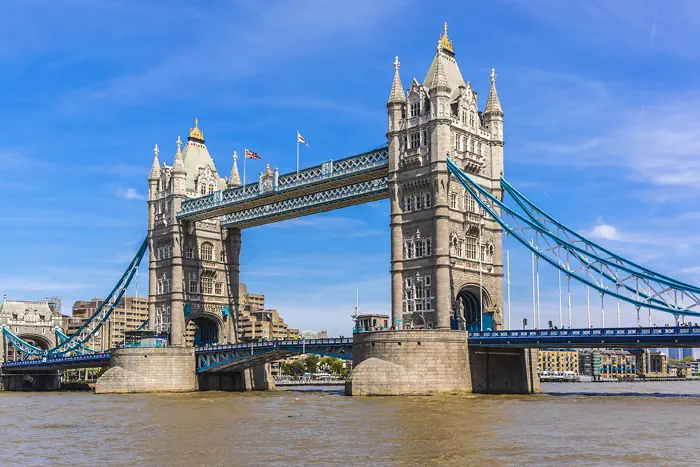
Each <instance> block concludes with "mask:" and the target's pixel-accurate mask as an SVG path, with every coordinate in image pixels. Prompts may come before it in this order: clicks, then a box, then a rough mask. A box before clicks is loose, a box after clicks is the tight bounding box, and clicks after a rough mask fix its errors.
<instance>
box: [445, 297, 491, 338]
mask: <svg viewBox="0 0 700 467" xmlns="http://www.w3.org/2000/svg"><path fill="white" fill-rule="evenodd" d="M489 300H490V297H489V295H488V293H487V292H486V290H482V291H481V293H479V286H465V287H463V288H462V289H461V290H460V291H459V293H458V294H457V310H455V314H454V315H453V317H452V319H451V328H452V329H465V330H467V331H471V332H475V331H481V330H482V323H481V321H482V319H483V321H484V323H483V330H488V329H493V317H492V315H491V314H489V313H486V309H487V307H488V304H489Z"/></svg>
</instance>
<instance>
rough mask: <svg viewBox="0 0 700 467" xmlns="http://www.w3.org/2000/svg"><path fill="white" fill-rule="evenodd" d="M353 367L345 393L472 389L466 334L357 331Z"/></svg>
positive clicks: (367, 394)
mask: <svg viewBox="0 0 700 467" xmlns="http://www.w3.org/2000/svg"><path fill="white" fill-rule="evenodd" d="M353 368H354V369H353V371H352V374H351V375H350V377H349V378H348V381H347V382H346V386H345V393H346V394H347V395H352V396H358V395H361V396H385V395H427V394H439V393H468V392H471V379H470V378H471V376H470V370H469V351H468V347H467V333H466V332H460V331H450V330H430V331H429V330H398V331H379V332H365V333H358V334H355V336H354V341H353Z"/></svg>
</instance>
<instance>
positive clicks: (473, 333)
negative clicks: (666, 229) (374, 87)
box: [2, 25, 700, 395]
mask: <svg viewBox="0 0 700 467" xmlns="http://www.w3.org/2000/svg"><path fill="white" fill-rule="evenodd" d="M486 79H487V77H484V79H483V81H484V82H485V84H488V92H486V93H485V95H486V99H485V102H484V103H483V105H481V100H480V97H479V93H478V92H477V91H476V90H475V89H474V88H473V87H472V84H471V82H470V81H465V79H464V78H463V76H462V72H461V70H460V67H459V65H458V64H457V58H456V53H455V49H454V47H453V44H452V41H451V40H450V39H449V38H448V35H447V25H445V30H444V33H443V34H441V35H440V38H439V41H438V47H437V50H436V52H435V55H434V57H433V60H432V63H431V65H430V67H429V68H428V70H427V73H426V75H425V78H424V79H423V80H422V82H421V81H418V80H417V79H415V78H413V79H412V80H411V82H410V86H409V87H408V88H405V87H404V85H403V83H402V80H401V76H400V63H399V60H398V57H397V58H396V60H395V61H394V74H393V80H392V83H391V88H390V92H389V98H388V101H387V102H386V108H387V117H388V128H387V131H386V138H387V144H386V145H385V146H382V147H379V148H376V149H373V150H370V151H368V152H365V153H362V154H357V155H353V156H349V157H343V156H342V155H341V157H340V158H335V159H332V158H331V157H329V159H328V160H327V161H326V162H323V163H322V164H320V165H316V166H314V167H309V168H306V169H302V170H299V171H297V172H293V173H289V174H282V175H280V174H279V173H278V170H277V169H274V170H273V169H272V168H271V167H270V166H269V165H268V166H267V167H266V169H265V171H263V172H261V173H260V174H259V176H258V178H257V180H255V181H254V182H253V183H241V178H240V174H239V171H238V165H237V156H236V154H235V153H234V158H233V164H232V166H231V169H230V172H229V175H228V177H226V178H224V177H222V176H221V175H220V174H219V171H218V170H217V168H216V166H215V164H214V160H213V159H212V157H211V155H210V154H209V152H208V149H207V146H206V142H205V138H204V132H203V130H202V129H201V128H200V127H199V122H198V121H197V120H196V121H195V125H194V127H192V128H190V131H189V136H188V138H187V140H186V142H184V143H183V142H182V140H181V139H180V137H178V138H177V141H176V150H175V153H174V156H173V158H172V160H173V162H172V165H168V164H166V163H161V161H160V158H161V151H160V149H159V148H158V146H157V145H156V147H155V149H154V156H153V163H152V166H151V171H150V174H149V176H148V186H149V190H148V235H147V238H146V240H144V242H143V244H142V245H141V247H140V249H139V251H138V253H137V254H136V256H135V257H134V260H133V261H132V262H131V263H130V265H129V266H128V268H127V270H126V271H125V273H124V275H123V276H122V278H121V279H120V281H119V282H118V284H117V286H115V288H114V290H113V291H112V292H111V294H110V295H109V296H108V298H107V299H106V300H105V302H104V304H103V306H101V307H100V309H98V310H97V312H96V313H95V314H94V315H93V317H92V318H91V319H89V320H88V322H86V324H85V326H83V328H81V329H80V330H79V331H78V332H77V333H75V334H73V335H71V336H67V337H66V338H65V339H63V338H62V339H61V340H60V342H56V344H55V346H54V347H51V348H48V349H43V348H40V347H37V346H35V345H32V343H30V342H27V341H26V340H24V339H22V336H21V335H17V333H14V332H13V331H12V329H11V327H8V326H5V327H3V333H2V335H3V342H4V343H5V346H7V345H8V343H9V344H11V345H12V346H13V348H15V349H17V351H18V352H20V353H21V354H22V355H23V356H24V361H20V362H13V363H7V364H6V365H4V366H3V371H9V372H16V373H17V372H19V373H21V372H22V371H30V370H29V369H30V368H34V369H36V368H37V367H41V366H42V365H44V367H45V368H56V367H57V365H63V366H65V365H68V364H72V363H71V362H75V364H76V365H81V364H85V362H86V361H88V360H89V359H90V358H95V359H99V360H100V362H101V364H105V365H106V360H105V358H106V357H105V355H104V354H101V355H97V354H95V356H94V357H86V356H84V355H82V354H81V353H80V352H81V349H82V347H81V346H83V345H84V343H85V342H86V340H87V339H88V338H89V336H90V335H92V334H94V333H95V332H97V331H98V330H99V328H100V326H101V325H102V323H104V321H105V320H106V319H107V318H108V316H109V314H110V313H111V311H112V310H113V308H114V306H115V303H118V301H119V299H120V297H121V296H122V295H123V294H124V292H125V290H126V288H127V287H128V285H129V283H130V281H131V279H132V278H133V276H134V274H135V271H136V269H137V267H138V265H139V263H140V262H141V260H142V258H143V257H144V256H145V254H146V250H148V268H149V317H148V326H149V329H151V330H152V331H154V332H156V333H161V334H163V335H166V336H167V337H168V344H169V345H168V347H164V348H120V349H113V350H112V351H111V352H110V354H109V366H110V369H109V370H108V371H107V372H106V373H105V374H104V376H103V377H102V378H101V380H100V381H102V383H100V381H98V391H100V390H102V391H103V392H128V391H157V390H171V391H185V390H194V389H195V387H199V388H200V389H205V388H255V387H257V388H264V387H266V384H267V380H268V379H269V378H268V375H267V373H266V371H265V366H266V363H267V362H269V361H271V360H273V359H279V358H283V357H285V356H288V355H292V354H296V353H300V352H319V353H326V354H333V353H338V352H341V351H342V356H343V358H350V355H352V359H353V367H354V368H353V372H352V374H351V375H350V377H349V379H348V383H347V387H346V392H347V393H348V394H353V395H356V394H360V395H362V394H433V393H441V392H450V393H459V392H470V391H475V392H518V393H529V392H535V391H537V390H538V384H539V383H538V380H537V376H536V374H535V368H536V363H534V362H535V360H536V357H535V356H534V355H535V352H536V350H533V349H536V348H546V347H548V346H562V345H564V344H565V345H566V346H571V347H577V346H582V345H585V346H588V347H595V346H607V345H621V346H622V345H624V346H630V347H636V346H640V345H652V344H653V345H661V344H662V343H663V344H664V346H683V345H695V344H696V343H697V340H698V337H700V330H698V329H697V328H694V327H693V328H690V327H689V328H683V327H673V328H669V329H673V330H675V331H678V332H675V331H674V332H675V333H674V332H666V331H664V332H659V331H658V328H654V327H651V326H650V327H644V328H643V327H641V321H640V310H643V309H648V310H649V313H650V316H651V310H656V311H657V312H662V313H667V314H669V315H673V316H675V317H677V318H680V317H682V316H700V288H699V287H697V286H694V285H691V284H686V283H684V282H682V281H679V280H677V279H674V278H671V277H668V276H666V275H664V274H661V273H659V272H656V271H652V270H650V269H648V268H645V267H643V266H641V265H639V264H637V263H635V262H632V261H630V260H628V259H626V258H624V257H622V256H620V255H616V254H615V253H613V252H611V251H608V250H606V249H605V248H603V247H601V246H599V245H597V244H595V243H594V242H592V241H590V240H589V239H587V238H585V237H583V236H581V235H580V234H578V233H576V232H575V231H573V230H572V229H570V228H568V227H566V226H565V225H564V224H562V223H560V222H558V221H557V220H556V219H554V217H552V216H551V215H549V214H547V213H546V212H545V211H544V210H543V209H541V208H540V207H539V206H537V205H535V204H534V203H532V202H531V201H529V200H528V199H527V198H526V197H525V196H524V195H523V194H522V193H520V192H519V191H518V190H517V189H516V188H515V187H514V186H513V185H511V184H510V183H508V181H507V180H506V179H505V178H504V177H503V174H504V111H503V108H502V106H501V102H500V99H499V96H498V92H497V89H496V73H495V70H492V72H491V74H490V76H489V77H488V82H487V81H486ZM475 82H477V81H475ZM506 196H507V199H506ZM383 198H388V199H389V205H390V213H389V225H390V240H391V241H390V245H391V256H390V258H391V261H390V274H391V324H392V325H391V329H390V330H383V331H375V332H361V333H357V334H355V335H354V337H353V339H352V342H351V343H350V341H348V340H342V339H340V340H338V339H336V340H332V342H331V341H328V342H326V343H318V345H317V346H313V345H312V346H311V347H309V346H308V345H309V344H308V343H304V342H303V341H302V342H298V341H297V342H293V341H291V342H270V343H259V344H255V343H253V344H251V343H248V342H241V340H242V336H241V332H240V330H239V329H238V325H239V317H240V313H241V283H240V252H241V248H242V246H243V242H242V239H243V231H244V230H245V229H248V228H252V227H255V226H259V225H263V224H267V223H271V222H279V221H283V220H286V219H291V218H294V217H299V216H305V215H310V214H314V213H318V212H323V211H329V210H333V209H339V208H342V207H345V206H350V205H355V204H361V203H365V202H370V201H374V200H377V199H383ZM509 239H510V240H511V243H510V245H508V244H504V241H507V240H509ZM511 248H522V249H523V250H525V251H527V252H528V254H530V255H531V256H532V281H533V318H532V319H533V321H532V325H533V326H536V327H538V328H540V329H534V330H527V331H515V330H513V329H512V328H511V326H510V320H511V312H512V310H511V296H510V283H511V281H510V269H511V268H510V249H511ZM540 265H541V266H542V267H544V268H551V270H553V271H556V273H557V275H558V279H559V283H558V289H559V303H560V305H559V313H560V315H559V316H560V318H559V327H562V326H563V314H564V312H563V310H564V309H566V310H567V312H568V316H569V328H571V322H572V318H571V316H572V300H571V285H572V284H578V285H579V286H581V287H585V288H586V289H587V290H588V292H589V294H590V291H591V290H593V291H594V292H595V293H598V294H599V295H600V312H601V327H600V328H598V329H597V330H596V328H594V326H593V323H592V321H591V303H590V298H589V300H588V307H587V317H588V328H586V329H583V330H577V329H566V330H561V329H559V330H556V332H555V331H552V330H545V329H541V328H542V326H541V321H540V317H541V312H540V305H539V303H540V300H539V290H540V275H539V267H540ZM564 297H566V300H564ZM589 297H590V295H589ZM606 297H607V298H608V301H610V300H614V303H615V304H616V315H617V327H616V328H606V327H605V325H604V320H605V313H604V311H605V310H604V309H605V305H604V303H605V298H606ZM564 302H566V303H567V304H566V306H564V305H563V303H564ZM621 304H625V305H627V306H629V307H632V309H633V310H636V315H637V322H638V327H636V328H622V327H621V326H620V314H621ZM609 307H610V305H609V304H608V309H609ZM649 324H650V325H651V323H649ZM188 328H189V329H193V330H195V332H200V333H206V340H207V341H209V342H212V343H214V344H215V345H214V346H211V347H206V348H201V347H200V348H196V349H194V350H193V349H192V348H187V347H185V333H186V330H187V329H188ZM507 328H511V329H507ZM685 329H688V331H687V332H686V330H685ZM314 345H316V344H314ZM144 357H147V358H144ZM32 359H35V360H36V362H34V361H32ZM37 362H38V363H37ZM93 363H94V362H93ZM51 365H53V366H51ZM197 373H198V374H199V375H200V376H199V377H196V374H197ZM213 374H216V375H217V376H215V377H213V376H211V375H213Z"/></svg>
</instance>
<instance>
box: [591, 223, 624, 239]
mask: <svg viewBox="0 0 700 467" xmlns="http://www.w3.org/2000/svg"><path fill="white" fill-rule="evenodd" d="M589 236H590V237H591V238H601V239H603V240H620V233H619V232H618V231H617V229H616V228H615V227H613V226H612V225H608V224H597V225H596V226H594V227H593V229H591V231H590V233H589Z"/></svg>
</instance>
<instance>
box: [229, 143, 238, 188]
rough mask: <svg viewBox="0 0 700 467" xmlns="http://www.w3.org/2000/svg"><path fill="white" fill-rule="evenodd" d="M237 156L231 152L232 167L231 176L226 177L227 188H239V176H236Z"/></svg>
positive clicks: (234, 152)
mask: <svg viewBox="0 0 700 467" xmlns="http://www.w3.org/2000/svg"><path fill="white" fill-rule="evenodd" d="M237 161H238V154H236V151H233V165H232V166H231V175H229V177H228V183H227V184H226V186H227V187H228V188H235V187H237V186H241V176H240V175H239V174H238V163H237Z"/></svg>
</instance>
